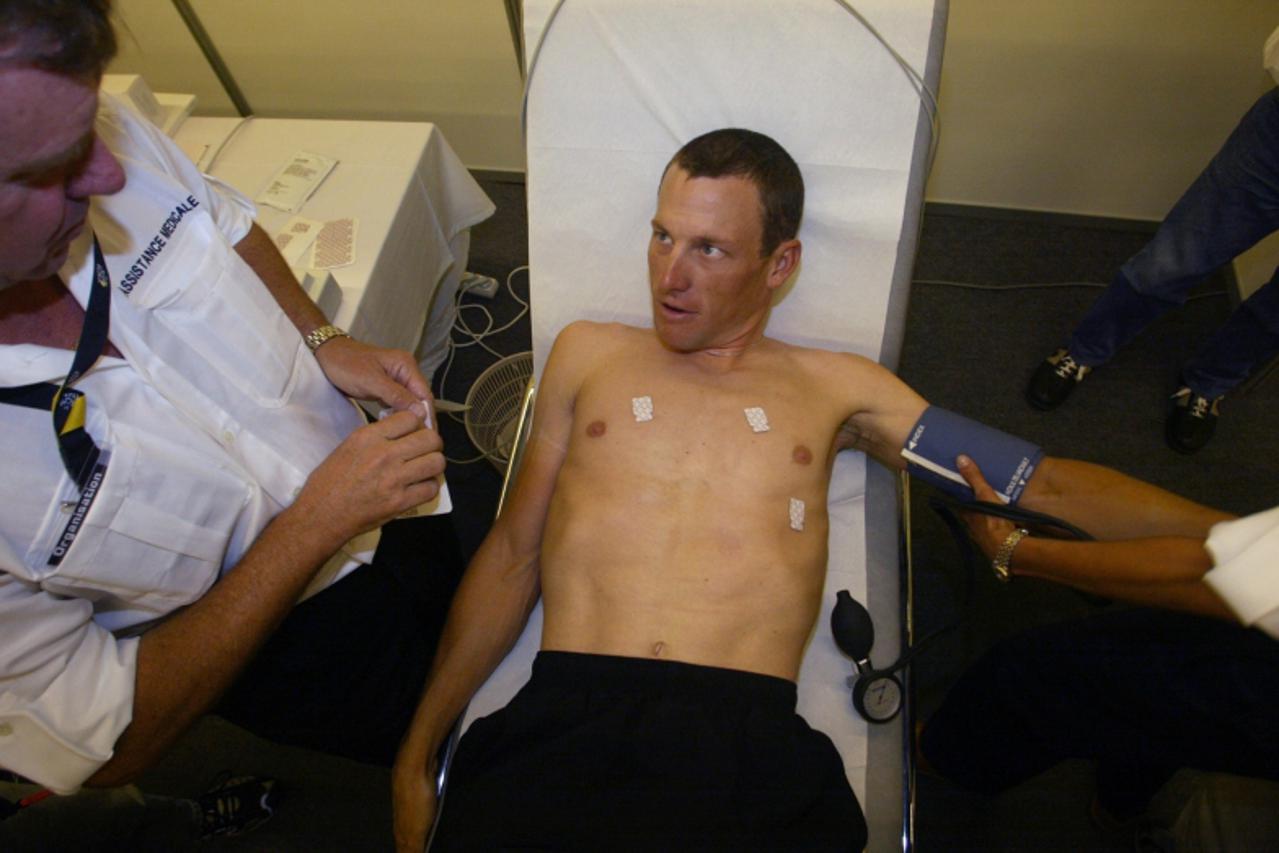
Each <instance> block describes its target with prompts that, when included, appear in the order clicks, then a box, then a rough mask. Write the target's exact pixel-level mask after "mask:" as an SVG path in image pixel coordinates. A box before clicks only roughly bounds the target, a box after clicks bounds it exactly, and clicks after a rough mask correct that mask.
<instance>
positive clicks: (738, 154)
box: [663, 127, 804, 257]
mask: <svg viewBox="0 0 1279 853" xmlns="http://www.w3.org/2000/svg"><path fill="white" fill-rule="evenodd" d="M672 165H675V166H679V167H680V168H681V169H683V170H684V171H685V172H687V173H688V176H689V177H690V178H727V177H738V178H746V179H747V180H749V181H750V182H751V183H753V184H754V185H755V188H756V189H757V190H758V191H759V201H760V206H761V207H762V208H763V211H762V212H763V225H764V237H763V245H762V246H761V250H762V252H763V255H764V256H765V257H767V256H768V255H770V254H772V252H773V250H774V249H776V248H777V247H778V246H779V245H780V244H781V243H782V242H783V241H785V240H790V239H792V238H794V236H795V235H796V234H798V233H799V221H800V219H801V218H802V217H803V215H804V178H803V176H802V175H801V174H800V172H799V166H798V165H796V163H795V160H794V158H792V157H791V156H790V154H788V153H787V152H786V149H785V148H783V147H782V146H781V145H779V144H778V143H777V142H776V141H775V140H774V139H773V138H772V137H770V136H765V135H764V134H762V133H758V132H756V131H754V130H744V129H742V128H737V127H729V128H724V129H721V130H712V131H711V132H710V133H704V134H702V135H701V136H699V137H697V138H696V139H693V140H691V141H689V142H686V143H685V144H684V147H683V148H681V149H680V150H679V151H677V152H675V156H674V157H672V158H671V162H670V163H668V164H667V165H666V169H667V170H668V171H669V170H670V168H671V166H672ZM663 177H665V172H663Z"/></svg>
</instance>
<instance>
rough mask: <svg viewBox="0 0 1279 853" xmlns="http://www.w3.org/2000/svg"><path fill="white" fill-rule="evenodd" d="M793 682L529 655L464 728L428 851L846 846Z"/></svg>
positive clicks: (843, 809)
mask: <svg viewBox="0 0 1279 853" xmlns="http://www.w3.org/2000/svg"><path fill="white" fill-rule="evenodd" d="M795 699H796V690H795V684H794V683H793V682H790V681H787V680H785V679H781V678H774V677H772V676H767V675H758V674H755V673H748V672H740V671H737V670H729V669H717V668H711V667H704V666H694V665H692V664H686V663H676V662H671V661H653V660H646V659H641V658H627V657H609V656H603V655H584V654H572V653H566V652H542V653H540V654H539V655H538V656H537V660H536V661H535V662H534V664H533V676H532V679H531V680H530V681H529V683H528V684H527V685H526V686H525V687H524V688H523V689H522V690H521V691H520V692H519V693H518V694H517V695H516V696H515V698H514V699H512V700H511V703H510V704H509V705H507V706H506V707H505V708H504V709H502V710H501V711H498V712H497V713H496V714H492V715H490V716H488V717H484V718H483V719H480V720H477V721H476V722H475V723H474V724H473V725H472V726H471V728H470V730H469V731H468V732H467V734H466V736H465V737H463V738H462V741H461V744H460V745H459V748H458V751H457V754H456V756H455V758H454V763H453V767H452V770H451V771H450V776H449V782H448V788H447V790H446V793H445V799H444V802H443V804H442V807H441V811H440V820H439V826H438V830H437V833H436V838H435V842H434V844H433V846H432V847H431V849H432V851H436V853H439V851H463V850H464V851H481V850H482V851H500V850H528V851H531V850H539V851H592V853H594V851H605V850H607V851H682V850H698V851H701V850H725V851H728V850H732V851H753V850H784V851H818V850H820V851H841V853H847V851H859V850H861V849H863V847H865V844H866V822H865V820H864V818H863V817H862V812H861V808H860V807H859V806H858V804H857V798H856V797H855V796H854V795H853V792H852V789H851V788H850V787H849V785H848V779H847V777H846V776H845V775H844V766H843V763H842V762H841V760H840V757H839V753H838V752H836V750H835V747H834V745H833V744H832V743H831V742H830V739H829V738H827V737H826V736H825V735H824V734H822V733H820V732H817V731H814V730H813V729H812V728H810V727H809V726H808V724H807V723H805V722H804V720H803V719H802V718H801V717H800V716H799V715H798V714H796V713H795Z"/></svg>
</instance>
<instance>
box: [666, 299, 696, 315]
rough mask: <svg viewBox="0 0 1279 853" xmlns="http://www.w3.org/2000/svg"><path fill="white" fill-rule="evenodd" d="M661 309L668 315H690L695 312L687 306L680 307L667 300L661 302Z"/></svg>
mask: <svg viewBox="0 0 1279 853" xmlns="http://www.w3.org/2000/svg"><path fill="white" fill-rule="evenodd" d="M662 311H663V313H665V314H666V315H667V316H670V317H691V316H692V315H693V314H696V313H697V312H696V311H693V310H691V309H689V308H681V307H679V306H678V305H672V304H671V303H669V302H663V303H662Z"/></svg>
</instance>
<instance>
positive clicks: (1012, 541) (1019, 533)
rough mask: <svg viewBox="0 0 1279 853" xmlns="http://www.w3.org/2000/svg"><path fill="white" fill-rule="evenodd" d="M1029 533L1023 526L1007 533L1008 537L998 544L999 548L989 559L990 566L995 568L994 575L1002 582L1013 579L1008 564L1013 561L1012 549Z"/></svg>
mask: <svg viewBox="0 0 1279 853" xmlns="http://www.w3.org/2000/svg"><path fill="white" fill-rule="evenodd" d="M1029 535H1030V531H1029V530H1027V529H1026V528H1024V527H1018V528H1017V529H1016V530H1014V531H1013V532H1012V533H1009V534H1008V538H1007V539H1005V540H1004V544H1002V545H1000V546H999V550H998V551H996V552H995V558H994V559H993V560H991V561H990V567H991V568H992V569H994V570H995V577H997V578H998V579H999V580H1000V581H1001V582H1002V583H1008V582H1009V581H1010V580H1012V579H1013V575H1012V572H1011V571H1010V569H1009V566H1010V565H1011V564H1012V561H1013V550H1014V549H1015V548H1016V547H1017V543H1018V542H1020V541H1021V540H1023V539H1025V538H1026V537H1027V536H1029Z"/></svg>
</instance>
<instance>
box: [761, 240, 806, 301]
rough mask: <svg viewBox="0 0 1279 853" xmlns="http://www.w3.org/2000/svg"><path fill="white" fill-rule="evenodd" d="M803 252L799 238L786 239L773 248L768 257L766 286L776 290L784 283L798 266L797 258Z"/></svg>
mask: <svg viewBox="0 0 1279 853" xmlns="http://www.w3.org/2000/svg"><path fill="white" fill-rule="evenodd" d="M802 254H803V246H801V245H800V243H799V240H787V241H786V242H784V243H782V244H780V245H779V246H778V247H777V248H776V249H774V250H773V256H772V257H771V258H770V259H769V262H768V263H769V270H768V288H769V290H776V289H777V288H779V287H781V286H782V285H783V284H785V283H786V279H788V278H790V277H791V274H792V273H793V272H795V270H796V268H797V267H799V258H800V255H802Z"/></svg>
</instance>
